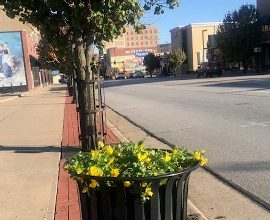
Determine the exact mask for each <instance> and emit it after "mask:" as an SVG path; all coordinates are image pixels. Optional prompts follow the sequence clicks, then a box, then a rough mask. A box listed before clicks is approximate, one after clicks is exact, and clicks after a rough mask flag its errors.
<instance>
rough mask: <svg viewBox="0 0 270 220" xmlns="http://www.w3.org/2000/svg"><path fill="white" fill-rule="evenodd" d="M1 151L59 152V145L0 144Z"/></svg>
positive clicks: (25, 152) (26, 152)
mask: <svg viewBox="0 0 270 220" xmlns="http://www.w3.org/2000/svg"><path fill="white" fill-rule="evenodd" d="M1 151H14V153H24V154H29V153H31V154H38V153H46V152H61V146H59V147H57V146H3V145H0V152H1Z"/></svg>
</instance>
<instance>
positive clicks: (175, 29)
mask: <svg viewBox="0 0 270 220" xmlns="http://www.w3.org/2000/svg"><path fill="white" fill-rule="evenodd" d="M182 27H184V26H178V27H175V28H173V29H171V30H170V32H174V31H177V30H179V29H181V28H182Z"/></svg>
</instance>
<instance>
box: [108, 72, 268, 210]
mask: <svg viewBox="0 0 270 220" xmlns="http://www.w3.org/2000/svg"><path fill="white" fill-rule="evenodd" d="M104 87H105V96H106V104H107V105H108V106H109V107H111V108H112V109H113V110H115V111H117V112H119V113H120V114H122V115H124V116H126V117H127V118H129V119H130V120H131V121H133V122H135V123H136V124H138V125H139V126H141V127H143V128H145V129H146V130H147V131H149V132H150V133H152V134H154V135H155V136H157V137H159V138H162V139H164V140H166V141H168V142H170V143H173V144H176V145H179V146H187V147H188V148H191V149H205V150H206V155H207V157H208V159H209V163H208V167H209V168H210V169H211V170H213V171H214V172H215V173H216V174H217V175H220V176H222V177H223V178H224V179H226V180H227V182H232V183H233V184H236V185H237V186H239V187H240V188H241V189H242V190H244V191H247V192H248V193H250V194H252V196H251V197H252V198H256V197H257V199H258V200H261V201H262V203H265V206H266V207H268V208H269V207H270V194H269V192H270V169H269V167H270V135H269V134H270V76H269V75H256V76H237V77H221V78H203V79H195V77H193V78H192V77H175V78H145V79H136V80H119V81H118V80H114V81H106V82H105V85H104Z"/></svg>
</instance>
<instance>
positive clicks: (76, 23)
mask: <svg viewBox="0 0 270 220" xmlns="http://www.w3.org/2000/svg"><path fill="white" fill-rule="evenodd" d="M144 3H145V7H144V8H145V9H147V10H150V9H151V8H155V12H154V13H155V14H159V13H161V11H162V8H163V7H165V6H166V7H167V6H168V7H169V8H174V7H175V6H176V5H177V1H176V0H166V1H165V0H164V1H160V0H145V1H144ZM0 5H2V6H4V11H5V12H6V14H7V15H8V16H9V17H11V18H14V17H15V16H19V17H20V20H21V21H22V22H27V23H31V24H32V25H34V26H36V27H37V28H38V29H39V30H42V31H43V33H45V34H46V37H47V38H48V40H49V41H50V42H51V41H56V42H58V43H60V42H59V40H60V41H61V39H59V37H60V38H61V37H63V36H64V37H65V39H66V40H71V39H75V38H76V37H78V36H79V37H80V36H83V40H86V38H87V37H89V36H92V37H93V40H94V42H95V43H96V44H101V42H102V41H109V40H112V39H113V38H115V37H117V36H119V35H121V34H122V33H123V32H124V25H127V24H130V25H134V26H135V27H136V28H137V29H138V28H139V26H140V25H139V19H140V17H141V16H142V14H143V7H142V6H141V5H140V1H137V0H122V1H116V0H100V1H82V0H80V1H72V0H68V1H55V0H27V1H25V0H12V1H6V0H0ZM146 5H147V7H146ZM51 43H52V42H51Z"/></svg>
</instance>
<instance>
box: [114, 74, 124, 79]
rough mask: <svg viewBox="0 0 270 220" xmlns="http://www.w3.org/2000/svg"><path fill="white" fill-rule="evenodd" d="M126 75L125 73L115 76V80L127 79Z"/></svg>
mask: <svg viewBox="0 0 270 220" xmlns="http://www.w3.org/2000/svg"><path fill="white" fill-rule="evenodd" d="M125 78H126V75H125V74H124V73H117V74H115V79H125Z"/></svg>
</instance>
